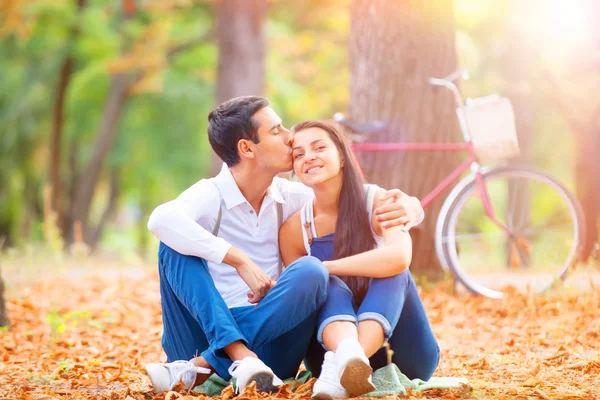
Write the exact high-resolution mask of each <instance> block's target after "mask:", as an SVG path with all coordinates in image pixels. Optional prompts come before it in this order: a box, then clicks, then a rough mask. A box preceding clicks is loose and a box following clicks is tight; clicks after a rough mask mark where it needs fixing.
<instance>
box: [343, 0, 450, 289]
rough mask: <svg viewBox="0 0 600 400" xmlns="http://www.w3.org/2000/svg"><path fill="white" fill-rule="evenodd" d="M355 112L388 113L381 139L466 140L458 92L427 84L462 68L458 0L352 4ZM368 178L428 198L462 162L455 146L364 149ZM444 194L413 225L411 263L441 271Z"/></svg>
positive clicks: (369, 116)
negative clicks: (437, 235) (445, 149)
mask: <svg viewBox="0 0 600 400" xmlns="http://www.w3.org/2000/svg"><path fill="white" fill-rule="evenodd" d="M350 12H351V30H350V73H351V84H350V89H351V90H350V115H351V117H352V118H353V119H355V120H357V121H370V120H384V121H388V122H389V123H390V128H389V130H388V131H387V132H385V133H382V134H377V135H376V137H373V138H372V139H371V140H372V141H377V142H397V141H408V142H456V141H459V140H461V137H460V135H459V133H458V129H457V122H456V116H455V111H454V110H455V108H456V104H455V103H454V100H453V97H452V94H451V93H450V92H449V91H447V90H445V89H441V88H433V87H430V86H429V84H428V78H430V77H442V76H446V75H447V74H449V73H450V72H453V71H454V70H455V69H456V68H457V56H456V47H455V38H454V34H455V28H454V15H453V1H452V0H436V1H432V0H429V1H409V2H403V1H400V0H381V1H370V0H353V1H352V2H351V6H350ZM360 159H361V163H362V165H363V167H364V172H365V174H366V176H367V179H368V180H370V181H371V182H373V183H377V184H379V185H381V186H383V187H385V188H392V187H396V188H400V189H402V190H403V191H406V192H407V193H409V194H411V195H414V196H418V197H423V196H425V195H426V194H427V193H428V192H429V191H430V190H431V189H433V188H434V187H435V185H436V184H437V183H439V182H441V181H442V179H443V178H444V177H446V176H447V174H448V172H449V171H451V169H452V167H453V166H457V165H458V159H457V157H456V156H455V155H453V154H450V153H422V152H420V153H403V154H398V153H387V154H384V153H371V154H368V153H363V154H360ZM441 203H442V202H441V200H438V201H436V202H434V203H433V204H432V206H431V207H430V208H428V209H427V210H426V211H427V217H426V218H425V221H424V222H423V223H422V224H421V226H420V227H418V228H416V229H413V235H412V236H413V262H412V264H411V270H413V271H415V272H416V273H417V274H419V275H426V276H427V277H428V278H429V279H436V278H439V277H440V276H441V268H440V267H439V261H438V260H437V258H436V255H435V251H434V229H435V223H436V219H437V215H438V213H439V209H440V207H441Z"/></svg>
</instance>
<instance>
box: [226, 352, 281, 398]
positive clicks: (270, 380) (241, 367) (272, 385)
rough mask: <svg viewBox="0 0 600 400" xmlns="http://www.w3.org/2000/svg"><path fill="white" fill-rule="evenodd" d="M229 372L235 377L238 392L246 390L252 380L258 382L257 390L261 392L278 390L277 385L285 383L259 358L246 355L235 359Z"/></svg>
mask: <svg viewBox="0 0 600 400" xmlns="http://www.w3.org/2000/svg"><path fill="white" fill-rule="evenodd" d="M229 373H230V374H231V376H232V377H233V378H235V391H236V393H241V392H242V391H244V389H245V388H246V386H248V385H249V384H250V383H252V382H256V390H258V391H259V392H276V391H277V386H281V385H283V381H282V380H281V379H279V378H278V377H277V376H275V374H274V373H273V370H272V369H271V368H269V367H268V366H267V365H266V364H265V363H264V362H262V361H261V360H259V359H258V358H253V357H246V358H244V359H243V360H237V361H234V362H233V364H231V367H229Z"/></svg>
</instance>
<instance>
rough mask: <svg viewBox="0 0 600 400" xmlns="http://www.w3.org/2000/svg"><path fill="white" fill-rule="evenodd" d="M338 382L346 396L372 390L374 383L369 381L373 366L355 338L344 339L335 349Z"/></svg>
mask: <svg viewBox="0 0 600 400" xmlns="http://www.w3.org/2000/svg"><path fill="white" fill-rule="evenodd" d="M335 357H336V359H337V364H338V373H339V376H340V383H341V384H342V387H343V388H344V389H346V392H347V393H348V396H350V397H355V396H361V395H363V394H366V393H369V392H372V391H374V390H375V385H373V382H371V374H372V373H373V368H371V365H370V364H369V359H368V358H367V356H366V355H365V351H364V350H363V348H362V346H361V345H360V343H359V342H358V340H357V339H345V340H342V341H341V342H340V344H338V347H337V350H336V351H335Z"/></svg>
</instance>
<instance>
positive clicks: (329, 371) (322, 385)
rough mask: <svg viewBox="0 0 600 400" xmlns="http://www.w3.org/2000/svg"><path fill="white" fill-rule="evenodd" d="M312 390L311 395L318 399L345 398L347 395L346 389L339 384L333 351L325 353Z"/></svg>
mask: <svg viewBox="0 0 600 400" xmlns="http://www.w3.org/2000/svg"><path fill="white" fill-rule="evenodd" d="M312 391H313V395H312V397H314V398H315V399H318V400H332V399H345V398H347V397H348V394H347V393H346V390H345V389H344V388H343V387H342V385H341V384H340V375H339V372H338V368H337V360H336V358H335V353H334V352H333V351H328V352H327V353H325V359H324V360H323V367H322V368H321V375H319V379H317V381H316V382H315V384H314V386H313V390H312Z"/></svg>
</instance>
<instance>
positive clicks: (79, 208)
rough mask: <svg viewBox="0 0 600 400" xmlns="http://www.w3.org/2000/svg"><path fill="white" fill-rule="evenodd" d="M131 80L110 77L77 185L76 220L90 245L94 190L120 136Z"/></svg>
mask: <svg viewBox="0 0 600 400" xmlns="http://www.w3.org/2000/svg"><path fill="white" fill-rule="evenodd" d="M130 83H131V77H130V76H129V75H128V74H116V75H113V77H112V78H111V85H110V89H109V95H108V100H107V102H106V105H105V108H104V114H103V117H102V122H101V124H100V129H99V130H98V136H97V137H96V143H95V144H94V152H93V154H92V158H91V160H90V162H89V164H88V165H87V167H86V169H85V171H84V172H83V174H82V176H81V178H80V179H79V183H78V185H77V186H78V187H77V191H76V196H75V203H74V204H73V220H74V222H77V221H79V222H81V224H82V227H83V232H84V240H85V242H86V243H88V244H90V241H91V240H92V236H93V234H92V231H91V229H90V226H89V223H90V221H89V214H90V208H91V205H92V200H93V197H94V191H95V189H96V186H97V185H98V182H99V180H100V175H101V173H102V169H103V168H104V161H105V160H106V156H107V155H108V153H109V151H110V148H111V145H112V143H113V141H114V139H115V137H116V135H117V131H118V130H117V128H118V123H119V121H120V119H121V115H122V112H123V108H124V106H125V101H126V99H127V88H128V86H129V84H130Z"/></svg>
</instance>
